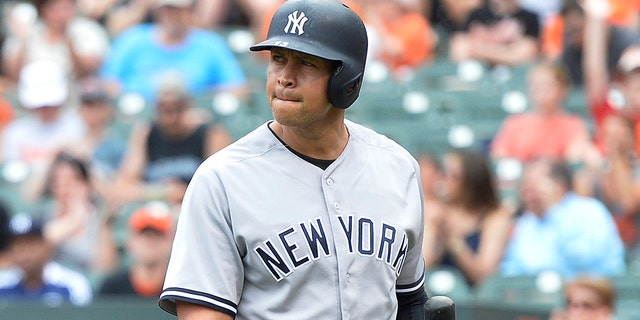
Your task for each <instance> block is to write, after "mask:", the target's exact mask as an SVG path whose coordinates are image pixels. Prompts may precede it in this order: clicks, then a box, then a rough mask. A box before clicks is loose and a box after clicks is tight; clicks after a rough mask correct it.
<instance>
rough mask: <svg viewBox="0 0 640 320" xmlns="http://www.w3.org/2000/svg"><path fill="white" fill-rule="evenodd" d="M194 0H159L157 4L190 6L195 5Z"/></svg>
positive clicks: (159, 5)
mask: <svg viewBox="0 0 640 320" xmlns="http://www.w3.org/2000/svg"><path fill="white" fill-rule="evenodd" d="M193 2H194V0H157V2H156V5H157V6H158V7H163V6H172V7H190V6H192V5H193Z"/></svg>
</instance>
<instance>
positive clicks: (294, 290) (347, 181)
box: [160, 121, 424, 319]
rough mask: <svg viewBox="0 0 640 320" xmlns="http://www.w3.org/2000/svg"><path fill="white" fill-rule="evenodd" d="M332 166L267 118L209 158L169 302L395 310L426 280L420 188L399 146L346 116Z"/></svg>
mask: <svg viewBox="0 0 640 320" xmlns="http://www.w3.org/2000/svg"><path fill="white" fill-rule="evenodd" d="M346 125H347V128H348V130H349V133H350V137H349V141H348V143H347V146H346V148H345V150H344V151H343V152H342V154H341V155H340V156H339V157H338V159H337V160H336V161H334V163H333V164H331V165H330V166H329V167H328V168H327V169H326V170H324V171H323V170H321V169H320V168H318V167H316V166H314V165H312V164H310V163H309V162H307V161H305V160H303V159H301V158H299V157H298V156H296V155H295V154H293V153H292V152H291V151H290V150H289V149H287V148H286V146H284V145H283V144H282V143H281V142H280V140H278V139H277V138H276V137H275V135H274V134H273V133H272V132H271V131H270V130H269V128H268V127H267V124H264V125H262V126H260V127H259V128H257V129H256V130H254V131H253V132H251V133H249V134H248V135H247V136H245V137H243V138H241V139H239V140H238V141H237V142H235V143H233V144H232V145H231V146H229V147H227V148H226V149H223V150H221V151H219V152H218V153H216V154H214V155H213V156H211V157H210V158H208V159H207V160H206V161H205V162H204V163H203V164H202V165H201V166H200V168H199V169H198V170H197V172H196V174H195V175H194V177H193V179H192V181H191V183H190V185H189V187H188V189H187V192H186V194H185V198H184V201H183V205H182V210H181V213H180V217H179V220H178V228H177V233H176V238H175V241H174V245H173V251H172V255H171V261H170V263H169V269H168V271H167V276H166V280H165V284H164V290H163V293H162V294H161V297H160V306H161V307H162V308H163V309H164V310H166V311H168V312H170V313H173V314H175V300H183V301H188V302H192V303H196V304H201V305H204V306H207V307H210V308H214V309H218V310H223V311H226V312H227V313H230V314H234V315H236V319H395V316H396V313H397V299H396V294H397V293H403V292H406V293H408V292H414V291H415V290H422V288H423V282H424V262H423V259H422V225H423V215H422V209H423V208H422V204H423V202H422V190H421V189H422V187H421V184H420V179H419V177H420V175H419V169H418V164H417V162H416V161H415V159H414V158H413V157H412V156H411V155H410V154H409V153H408V152H407V151H406V150H405V149H403V148H402V147H401V146H399V145H398V144H397V143H395V142H393V141H392V140H390V139H388V138H386V137H385V136H382V135H379V134H377V133H375V132H374V131H372V130H370V129H367V128H365V127H363V126H361V125H358V124H355V123H353V122H350V121H346Z"/></svg>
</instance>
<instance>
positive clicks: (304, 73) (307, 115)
mask: <svg viewBox="0 0 640 320" xmlns="http://www.w3.org/2000/svg"><path fill="white" fill-rule="evenodd" d="M332 70H333V62H331V61H329V60H326V59H322V58H318V57H315V56H312V55H308V54H304V53H300V52H297V51H292V50H288V49H279V48H277V49H273V50H272V51H271V59H270V60H269V68H268V71H267V98H268V99H269V103H270V105H271V111H272V112H273V116H274V118H275V119H276V121H278V123H280V124H282V125H285V126H290V127H307V126H309V125H311V124H314V123H321V122H322V121H323V120H326V119H327V117H328V115H329V114H330V113H332V112H334V110H338V109H336V108H334V107H333V106H332V105H331V103H330V102H329V99H328V97H327V85H328V82H329V77H330V76H331V72H332Z"/></svg>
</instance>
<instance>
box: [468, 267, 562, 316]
mask: <svg viewBox="0 0 640 320" xmlns="http://www.w3.org/2000/svg"><path fill="white" fill-rule="evenodd" d="M476 302H478V303H496V302H499V303H501V304H504V305H513V306H529V307H540V308H548V309H549V310H551V309H553V308H556V307H560V306H562V303H563V280H562V278H561V277H560V275H559V274H557V273H552V272H543V273H540V274H538V275H527V276H514V277H503V276H501V275H494V276H493V277H490V278H489V279H487V280H485V281H484V282H483V283H481V284H480V285H479V287H478V290H477V291H476Z"/></svg>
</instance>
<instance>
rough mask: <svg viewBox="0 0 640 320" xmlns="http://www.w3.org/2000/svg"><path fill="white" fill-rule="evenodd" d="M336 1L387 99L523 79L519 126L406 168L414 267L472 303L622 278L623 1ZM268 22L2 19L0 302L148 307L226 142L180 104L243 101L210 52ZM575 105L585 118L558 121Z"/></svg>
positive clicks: (223, 59) (66, 3)
mask: <svg viewBox="0 0 640 320" xmlns="http://www.w3.org/2000/svg"><path fill="white" fill-rule="evenodd" d="M344 2H345V4H347V5H349V6H350V7H352V8H353V9H354V10H355V11H356V12H357V13H358V14H360V15H361V16H362V17H363V20H364V21H365V24H366V26H367V30H368V33H369V41H370V46H369V57H368V61H369V62H370V63H371V64H373V63H374V62H375V63H379V64H381V65H383V66H385V68H387V69H388V70H389V74H390V77H391V78H392V79H393V81H396V82H399V83H401V82H406V81H411V75H412V74H414V73H416V72H417V70H419V69H421V68H425V67H428V66H431V65H432V64H436V63H438V62H439V61H442V60H443V59H446V60H449V61H452V62H453V63H464V62H468V61H476V62H479V63H481V64H483V65H486V66H488V67H490V68H491V67H499V66H508V67H514V66H522V65H524V66H530V67H528V69H527V70H528V71H527V77H526V84H523V85H526V90H527V91H526V95H527V99H528V101H530V106H531V107H530V108H529V109H528V110H527V111H525V112H521V113H516V114H512V115H509V116H507V117H505V118H504V119H503V121H502V124H501V126H500V127H499V128H497V129H496V131H497V133H496V134H495V136H494V137H493V139H492V141H491V142H490V144H489V147H488V148H487V149H486V150H475V149H474V150H471V149H456V148H453V147H452V148H451V150H449V151H447V152H445V153H441V154H429V153H416V154H415V156H416V158H418V160H419V162H420V165H421V170H422V180H423V185H424V192H425V193H424V201H425V204H424V207H425V240H424V256H425V260H426V264H427V267H429V268H433V267H437V266H451V267H454V268H457V269H458V270H459V271H460V272H461V273H462V274H463V275H464V278H465V279H466V281H467V282H468V284H469V285H470V286H479V285H481V284H482V283H483V281H485V280H486V279H488V278H490V277H493V276H496V275H500V276H518V275H525V274H536V273H540V272H543V271H549V270H552V271H555V272H558V273H559V274H560V275H561V276H562V277H563V278H564V279H567V280H573V279H576V278H580V277H584V276H593V277H610V276H616V275H621V274H625V273H627V272H628V270H627V269H628V268H629V266H630V264H631V262H632V261H636V260H637V261H640V231H639V228H640V161H639V158H638V152H640V1H635V0H633V1H632V0H548V1H532V0H366V1H365V0H349V1H346V0H345V1H344ZM281 3H282V0H269V1H266V0H265V1H250V0H101V1H98V0H31V1H3V2H1V4H2V8H1V11H2V16H3V19H2V21H3V25H2V34H1V36H2V39H1V40H2V49H1V56H0V62H1V63H0V68H1V69H0V71H1V72H0V92H1V93H2V97H0V141H1V142H0V163H2V166H3V167H2V168H3V175H8V176H9V177H12V179H13V181H14V182H15V181H16V180H19V190H17V191H16V192H15V193H11V192H9V191H6V190H3V192H2V193H3V194H5V195H6V197H10V198H11V197H19V198H20V203H21V205H20V206H18V207H17V206H15V205H12V204H7V205H4V207H3V209H4V210H3V212H4V213H3V215H4V217H2V221H1V222H2V223H1V225H2V227H3V229H2V232H1V234H2V239H1V240H2V241H0V299H1V298H3V297H19V296H22V297H25V298H27V299H35V300H43V299H44V298H45V297H46V299H44V300H47V299H48V300H47V301H46V302H47V303H50V304H55V303H61V302H64V301H70V302H72V303H74V304H77V305H83V304H88V303H90V302H91V300H92V299H93V297H94V296H96V295H113V294H135V295H138V296H142V297H154V296H156V295H157V294H158V293H159V292H160V290H161V286H162V280H163V276H164V271H165V269H166V263H167V259H168V252H169V251H170V248H171V241H172V234H173V228H174V225H175V221H176V218H177V216H178V215H179V208H180V202H181V200H182V196H183V194H184V192H185V188H186V185H187V184H188V183H189V180H190V178H191V175H192V174H193V172H194V171H195V169H196V168H197V167H198V165H199V164H200V162H201V161H202V160H203V159H205V158H206V157H208V156H209V155H211V154H213V153H215V152H216V151H218V150H220V149H221V148H224V147H225V146H227V145H228V144H230V143H232V142H233V140H234V139H235V138H237V137H234V135H233V134H231V131H232V130H231V129H233V128H229V127H227V126H226V125H225V124H224V123H222V122H219V121H216V119H213V118H212V117H211V115H210V114H206V113H205V112H203V110H201V109H199V108H195V107H194V99H196V97H201V96H203V95H214V94H221V93H224V94H227V95H228V96H231V97H235V98H237V99H246V98H247V97H248V96H251V95H252V94H253V93H255V91H256V89H255V83H256V82H257V83H258V84H259V85H262V83H261V82H260V81H262V78H260V76H258V77H257V78H256V77H255V74H256V71H255V70H249V69H247V67H246V66H245V65H243V63H242V61H240V58H239V56H238V54H237V53H236V52H235V51H234V49H233V48H232V47H231V46H230V45H229V43H228V42H227V41H226V39H225V38H224V37H223V33H224V31H225V30H228V29H230V28H240V29H243V30H246V31H248V33H249V34H250V35H251V36H252V39H262V38H264V36H265V35H266V32H267V26H268V24H269V20H270V19H269V18H270V16H271V15H272V14H273V12H275V10H276V8H277V7H278V6H279V5H280V4H281ZM247 50H248V49H247ZM256 56H257V57H259V59H262V60H264V59H263V58H264V57H263V56H260V55H256ZM262 60H260V61H259V62H258V64H260V63H261V64H262V65H263V66H264V65H266V60H264V61H262ZM258 87H259V86H258ZM575 88H580V89H582V90H583V91H584V93H585V99H584V101H585V105H584V106H583V107H584V110H585V111H586V114H589V118H588V119H585V118H584V117H581V116H579V115H576V114H572V113H570V112H569V111H567V109H566V108H565V103H566V100H567V97H568V94H569V92H570V91H571V90H573V89H575ZM425 89H427V88H425ZM260 90H262V88H259V89H258V90H257V91H258V93H260ZM452 94H455V93H452ZM124 97H128V98H129V99H128V102H129V104H128V107H129V109H126V108H124V107H123V106H127V105H125V104H123V103H120V102H122V101H123V100H125V99H123V98H124ZM133 98H135V99H137V100H135V99H133ZM132 100H135V101H139V102H140V103H139V105H140V106H139V108H138V109H140V110H138V112H137V113H135V112H134V111H135V110H133V109H131V108H133V107H131V105H133V103H132ZM466 107H468V108H473V107H474V106H473V105H468V106H466ZM132 110H133V111H132ZM127 112H130V113H131V114H133V116H132V120H131V119H129V120H131V121H130V122H131V123H129V124H130V128H128V129H127V130H121V129H122V128H119V126H121V125H122V123H121V122H122V121H118V120H116V119H117V118H118V117H120V116H122V114H123V113H127ZM266 114H268V112H266ZM501 165H509V167H510V168H511V169H512V170H511V171H513V170H515V171H516V172H517V173H516V174H515V178H513V179H512V180H514V181H510V183H507V182H508V181H503V180H504V179H503V178H502V176H500V175H498V174H497V173H498V170H500V169H501V168H502V167H501ZM514 168H515V169H514ZM20 173H22V174H20ZM3 180H11V179H9V178H7V177H4V178H3ZM4 183H5V186H1V187H0V188H4V189H10V188H12V187H13V186H10V183H9V182H7V181H5V182H4ZM505 195H509V196H508V197H507V196H505ZM7 200H15V199H5V202H11V201H7ZM634 259H636V260H634ZM585 281H586V280H585ZM576 286H577V285H576ZM571 288H574V287H571ZM571 290H572V291H571V292H574V291H576V290H578V289H575V288H574V289H571ZM567 314H570V312H567ZM556 316H557V317H561V316H560V315H556ZM562 317H565V315H564V313H563V315H562ZM562 319H564V318H562Z"/></svg>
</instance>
